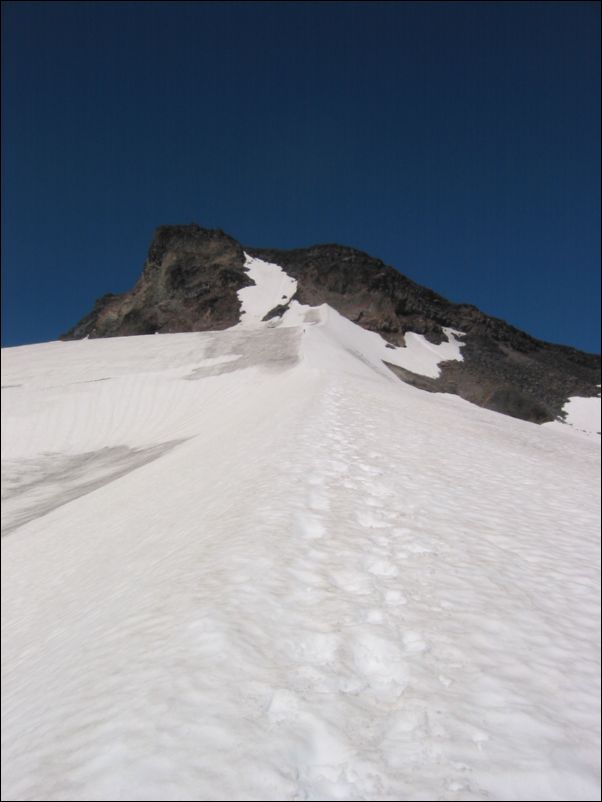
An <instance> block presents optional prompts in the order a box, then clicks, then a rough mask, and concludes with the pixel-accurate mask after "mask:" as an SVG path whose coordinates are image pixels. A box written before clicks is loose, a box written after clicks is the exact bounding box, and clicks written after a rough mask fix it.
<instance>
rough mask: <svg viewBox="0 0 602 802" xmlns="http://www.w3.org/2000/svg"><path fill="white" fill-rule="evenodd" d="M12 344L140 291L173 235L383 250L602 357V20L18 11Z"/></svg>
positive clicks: (337, 11) (7, 253)
mask: <svg viewBox="0 0 602 802" xmlns="http://www.w3.org/2000/svg"><path fill="white" fill-rule="evenodd" d="M2 17H3V26H2V30H3V36H2V50H3V60H2V98H3V126H2V131H3V149H2V153H3V204H2V222H3V226H2V240H3V243H2V249H3V252H2V256H3V270H2V282H3V292H2V310H3V315H2V332H3V333H2V339H3V343H4V344H5V345H14V344H20V343H28V342H36V341H43V340H51V339H56V337H57V336H58V335H59V334H60V333H62V332H63V331H65V330H66V329H67V328H69V327H70V326H71V325H72V324H73V323H75V322H76V321H77V320H78V319H79V318H80V317H81V316H83V314H84V313H86V312H88V311H89V309H90V308H91V306H92V303H93V301H94V300H95V298H96V297H98V296H99V295H102V294H104V293H105V292H121V291H124V290H127V289H129V288H130V287H131V286H132V285H133V284H134V282H135V280H136V278H137V277H138V274H139V272H140V270H141V267H142V264H143V262H144V259H145V256H146V250H147V247H148V244H149V242H150V238H151V236H152V232H153V229H154V228H155V227H156V226H158V225H160V224H165V223H188V222H198V223H200V224H201V225H205V226H209V227H219V228H223V229H224V230H226V231H227V232H229V233H230V234H232V235H233V236H235V237H236V238H238V239H239V240H241V241H242V242H243V243H246V244H248V245H256V246H271V247H284V248H286V247H297V246H303V245H310V244H314V243H319V242H339V243H343V244H347V245H353V246H356V247H358V248H361V249H363V250H365V251H368V253H370V254H372V255H374V256H378V257H380V258H382V259H384V260H385V261H386V262H388V263H389V264H392V265H394V266H395V267H397V268H399V269H400V270H401V271H402V272H403V273H405V274H407V275H408V276H410V277H411V278H413V279H414V280H416V281H418V282H420V283H422V284H425V285H427V286H429V287H431V288H432V289H434V290H436V291H437V292H439V293H441V294H443V295H445V296H447V297H448V298H450V299H451V300H454V301H465V302H469V303H474V304H476V305H477V306H479V307H480V308H482V309H483V310H484V311H485V312H487V313H489V314H493V315H495V316H497V317H502V318H504V319H506V320H508V321H509V322H510V323H512V324H514V325H516V326H518V327H519V328H523V329H526V330H527V331H529V332H530V333H531V334H533V335H535V336H538V337H541V338H543V339H547V340H551V341H554V342H562V343H567V344H570V345H575V346H577V347H579V348H583V349H585V350H589V351H598V350H599V337H600V323H599V320H600V316H599V293H600V273H599V262H600V228H599V220H600V194H599V184H600V150H599V148H600V145H599V141H600V82H599V68H600V48H599V34H600V6H599V4H597V3H579V2H569V3H560V2H551V3H547V2H535V3H532V4H531V3H510V2H503V3H501V4H497V3H492V2H486V3H478V2H468V3H432V4H431V3H426V2H420V3H416V4H414V3H392V2H389V3H378V2H369V3H363V2H360V3H353V2H351V3H347V2H334V3H329V2H318V3H311V2H301V3H296V2H267V3H254V2H243V3H228V2H219V3H192V2H190V3H182V4H180V3H176V2H170V3H144V2H137V3H126V2H118V3H110V2H101V3H90V2H86V3H83V2H82V3H78V2H69V3H54V2H47V1H46V2H42V3H29V2H5V3H3V5H2Z"/></svg>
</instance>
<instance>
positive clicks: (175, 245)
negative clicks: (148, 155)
mask: <svg viewBox="0 0 602 802" xmlns="http://www.w3.org/2000/svg"><path fill="white" fill-rule="evenodd" d="M244 251H246V252H247V253H249V254H250V255H252V256H256V257H259V258H261V259H265V260H266V261H269V262H274V263H276V264H278V265H280V266H281V267H282V268H283V269H284V270H285V272H286V273H288V274H289V275H290V276H292V277H293V278H295V279H296V280H297V282H298V289H297V293H296V295H295V299H296V300H298V301H299V302H300V303H304V304H309V305H311V306H315V305H318V304H322V303H327V304H329V305H330V306H332V307H333V308H334V309H336V310H337V311H338V312H340V313H341V314H342V315H344V316H345V317H347V318H349V319H350V320H352V321H353V322H355V323H357V324H359V325H360V326H362V327H364V328H366V329H369V330H370V331H375V332H377V333H379V334H380V335H382V336H383V337H384V338H385V339H386V340H387V341H388V342H389V343H392V344H394V345H400V346H402V345H404V335H405V333H406V332H408V331H413V332H416V333H418V334H422V335H424V336H425V337H426V338H427V339H428V340H430V341H431V342H433V343H440V342H443V341H444V340H445V339H446V336H445V333H444V331H443V327H450V328H453V329H456V330H458V331H461V332H463V333H464V347H463V349H462V355H463V357H464V359H463V361H462V362H459V361H450V362H444V363H442V364H441V365H440V367H441V376H440V377H439V378H438V379H428V378H426V377H424V376H418V375H417V374H412V373H410V372H409V371H405V370H403V369H401V368H397V367H393V366H389V367H391V369H392V370H393V371H394V372H395V373H396V374H397V375H398V376H399V377H400V378H401V379H403V380H404V381H406V382H408V383H410V384H413V385H414V386H416V387H419V388H420V389H423V390H428V391H430V392H446V393H455V394H457V395H459V396H461V397H462V398H465V399H466V400H468V401H471V402H472V403H475V404H478V405H479V406H482V407H486V408H487V409H492V410H495V411H497V412H502V413H504V414H507V415H513V416H515V417H518V418H523V419H525V420H529V421H534V422H536V423H542V422H544V421H548V420H554V419H555V418H557V417H559V416H561V414H562V407H563V405H564V404H565V403H566V400H567V398H569V397H570V396H594V395H598V394H599V388H598V386H597V385H599V384H600V357H599V356H596V355H594V354H586V353H583V352H582V351H578V350H577V349H574V348H569V347H566V346H561V345H552V344H550V343H546V342H543V341H541V340H537V339H535V338H533V337H531V336H529V335H528V334H525V333H524V332H522V331H519V330H518V329H516V328H514V327H513V326H510V325H509V324H508V323H505V322H504V321H503V320H498V319H497V318H493V317H489V316H488V315H486V314H484V313H483V312H481V311H480V310H479V309H477V308H476V307H475V306H471V305H469V304H454V303H451V302H450V301H448V300H446V299H445V298H443V297H442V296H440V295H437V293H435V292H433V291H432V290H429V289H427V288H425V287H421V286H420V285H419V284H416V283H415V282H413V281H412V280H411V279H409V278H407V277H405V276H403V275H402V274H401V273H399V272H398V271H397V270H395V269H394V268H393V267H389V266H388V265H385V264H384V263H383V262H382V261H381V260H380V259H375V258H373V257H371V256H368V254H365V253H363V252H361V251H358V250H355V249H354V248H348V247H345V246H341V245H316V246H313V247H310V248H299V249H294V250H275V249H264V248H244ZM249 284H252V281H251V279H250V278H249V276H248V275H247V273H246V272H245V270H244V253H243V247H242V246H241V245H240V244H239V243H238V242H236V240H234V239H232V237H229V236H228V235H227V234H224V232H223V231H219V230H208V229H203V228H201V227H200V226H197V225H186V226H162V227H161V228H159V229H157V231H156V233H155V237H154V239H153V242H152V244H151V247H150V250H149V253H148V258H147V260H146V262H145V265H144V269H143V271H142V275H141V277H140V279H139V280H138V282H137V284H136V285H135V287H134V289H133V290H132V291H131V292H128V293H124V294H123V295H105V296H103V297H102V298H100V299H99V300H98V301H97V302H96V304H95V306H94V308H93V310H92V311H91V312H90V314H89V315H87V316H86V317H85V318H83V320H81V321H80V322H79V323H78V324H77V325H76V326H75V327H74V328H73V329H71V330H70V331H69V332H67V334H65V335H64V339H78V338H82V337H86V336H89V337H116V336H124V335H130V334H149V333H154V332H165V333H166V332H176V331H207V330H215V329H225V328H229V327H230V326H233V325H235V324H236V323H237V322H238V321H239V319H240V303H239V300H238V297H237V291H238V290H239V289H241V288H242V287H244V286H247V285H249ZM284 310H285V307H284V306H283V307H282V308H280V307H276V309H275V310H272V312H271V313H268V315H267V316H266V319H267V318H269V317H270V316H272V315H276V314H281V313H282V311H284Z"/></svg>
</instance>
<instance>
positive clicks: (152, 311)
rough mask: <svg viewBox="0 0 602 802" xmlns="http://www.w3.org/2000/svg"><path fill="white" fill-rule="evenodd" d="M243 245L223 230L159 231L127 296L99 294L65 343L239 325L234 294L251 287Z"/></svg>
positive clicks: (189, 227) (184, 228)
mask: <svg viewBox="0 0 602 802" xmlns="http://www.w3.org/2000/svg"><path fill="white" fill-rule="evenodd" d="M244 261H245V260H244V254H243V249H242V246H241V245H240V244H239V243H238V242H236V240H234V239H232V237H229V236H228V235H227V234H224V232H223V231H219V230H211V229H206V228H201V227H200V226H197V225H187V226H161V227H160V228H158V229H157V230H156V232H155V236H154V238H153V241H152V243H151V247H150V249H149V252H148V257H147V259H146V262H145V263H144V268H143V270H142V275H141V276H140V278H139V279H138V281H137V283H136V285H135V287H134V289H133V290H131V291H130V292H126V293H123V294H122V295H111V294H109V295H103V297H102V298H100V299H99V300H98V301H97V302H96V304H95V305H94V308H93V309H92V311H91V312H90V314H89V315H86V317H84V318H83V319H82V320H81V321H80V322H79V323H78V324H77V325H76V326H74V327H73V328H72V329H71V330H70V331H68V332H67V333H66V334H65V335H64V336H63V339H65V340H77V339H81V338H83V337H124V336H126V335H130V334H154V333H155V332H160V333H168V332H171V333H173V332H177V331H210V330H216V329H227V328H229V327H230V326H234V325H235V324H236V323H238V321H239V318H240V302H239V300H238V296H237V294H236V293H237V292H238V290H240V289H241V288H242V287H245V286H248V285H250V284H253V282H252V280H251V279H250V278H249V276H248V275H247V273H246V271H245V269H244Z"/></svg>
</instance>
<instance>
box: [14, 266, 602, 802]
mask: <svg viewBox="0 0 602 802" xmlns="http://www.w3.org/2000/svg"><path fill="white" fill-rule="evenodd" d="M256 275H257V276H259V272H257V273H256ZM261 287H262V282H261V280H260V281H258V283H257V292H259V291H261ZM249 289H254V288H249ZM289 290H290V291H292V287H290V286H289ZM278 292H280V290H278ZM275 294H276V292H275V291H274V293H273V294H270V295H269V296H268V295H267V293H266V296H265V298H264V299H263V300H262V301H261V304H260V303H259V301H258V302H257V304H256V305H255V306H249V307H248V309H249V310H250V316H249V319H248V320H249V322H247V321H245V324H243V325H241V326H237V327H234V328H232V329H229V330H227V331H222V332H208V333H202V334H175V335H162V336H157V337H155V336H150V337H126V338H119V339H109V340H86V341H76V342H69V343H47V344H44V345H37V346H25V347H22V348H12V349H7V350H6V351H5V352H3V360H2V367H3V381H2V384H3V390H2V438H3V440H2V454H3V491H2V492H3V516H4V517H3V529H4V531H5V532H6V533H7V534H6V537H4V538H3V541H2V580H3V581H2V615H3V626H2V660H3V683H2V693H3V704H2V717H3V721H2V727H3V737H4V748H3V771H2V783H3V785H2V798H3V799H11V800H28V799H47V800H84V799H98V800H100V799H106V800H124V799H153V800H193V799H273V800H285V799H286V800H288V799H290V800H293V799H307V800H312V799H313V800H335V799H365V800H391V799H457V800H477V799H504V800H522V799H540V800H544V799H545V800H554V799H556V800H577V799H585V800H593V799H599V794H600V789H599V766H600V764H599V754H600V753H599V746H600V743H599V682H600V657H599V628H598V623H599V572H598V567H599V523H600V521H599V503H600V487H599V482H598V472H599V467H600V455H599V445H598V443H597V442H595V441H592V440H588V439H586V438H585V437H584V436H581V435H580V434H579V433H576V432H575V431H574V430H572V429H571V428H570V427H568V426H564V427H563V429H562V431H557V430H556V429H555V428H551V427H537V426H534V425H532V424H529V423H526V422H524V421H520V420H517V419H514V418H509V417H506V416H503V415H498V414H496V413H493V412H489V411H487V410H485V409H481V408H479V407H475V406H473V405H470V404H468V403H466V402H464V401H462V400H461V399H460V398H458V397H456V396H446V395H437V394H429V393H423V392H421V391H419V390H417V389H414V388H412V387H410V386H408V385H405V384H404V383H402V382H400V381H399V380H397V379H396V378H395V377H394V376H393V375H392V374H391V372H390V371H389V370H388V369H387V368H386V367H385V366H384V365H383V364H382V359H383V358H387V361H392V360H391V358H390V355H391V354H392V353H393V351H392V349H389V348H386V346H385V344H384V343H383V341H382V340H381V339H380V338H379V337H378V335H374V334H371V333H370V332H365V331H364V330H362V329H360V328H359V327H357V326H354V324H352V323H350V321H348V320H346V319H345V318H343V317H341V316H340V315H338V314H337V313H336V312H334V310H332V309H329V308H328V307H326V306H324V307H320V308H319V309H307V308H306V307H302V306H300V305H299V304H296V303H295V302H293V303H291V305H290V309H289V311H287V312H286V313H285V314H284V316H283V317H282V318H280V319H277V320H274V321H270V322H268V323H263V324H261V323H260V319H261V318H260V315H261V314H262V312H263V309H264V308H265V307H267V306H269V305H270V304H272V306H273V305H275V304H273V303H272V301H273V300H274V298H275ZM282 294H283V295H286V292H282ZM251 310H254V311H251ZM265 311H269V310H268V309H267V308H265ZM263 314H265V312H263ZM251 320H254V321H255V323H254V325H251V323H250V321H251ZM401 350H402V351H403V350H404V349H401ZM383 353H384V354H385V357H383V356H382V354H383ZM421 367H423V369H424V366H423V365H421Z"/></svg>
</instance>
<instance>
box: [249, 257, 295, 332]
mask: <svg viewBox="0 0 602 802" xmlns="http://www.w3.org/2000/svg"><path fill="white" fill-rule="evenodd" d="M245 268H246V270H247V273H248V274H249V276H250V277H251V278H252V279H253V281H254V282H255V284H254V285H253V286H251V287H244V288H243V289H242V290H239V291H238V297H239V299H240V303H241V318H240V324H239V325H242V326H245V327H247V326H257V325H258V324H259V323H260V322H261V320H262V319H263V318H264V317H265V315H267V313H268V312H271V311H272V309H274V308H275V307H276V306H281V305H285V304H287V303H288V302H289V301H290V299H291V298H292V297H293V295H294V294H295V292H296V291H297V282H296V281H295V279H294V278H291V277H290V276H288V275H287V274H286V273H285V272H284V270H283V269H282V268H281V267H278V265H274V264H271V263H270V262H264V261H263V260H262V259H255V258H254V257H252V256H249V255H248V254H245Z"/></svg>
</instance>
